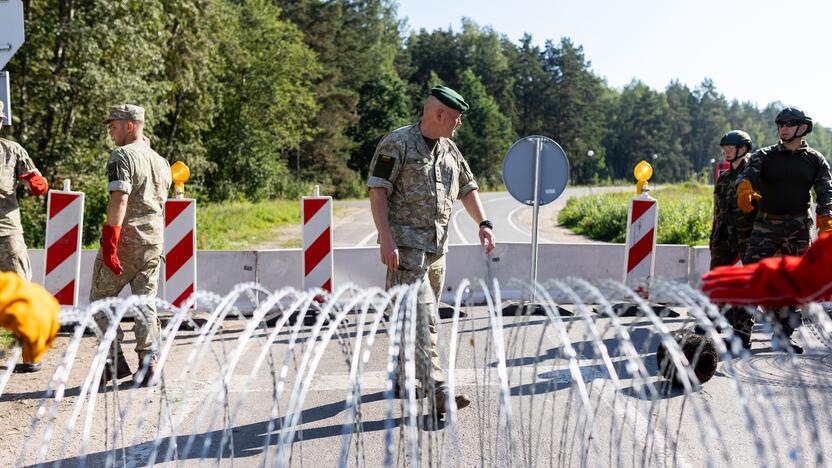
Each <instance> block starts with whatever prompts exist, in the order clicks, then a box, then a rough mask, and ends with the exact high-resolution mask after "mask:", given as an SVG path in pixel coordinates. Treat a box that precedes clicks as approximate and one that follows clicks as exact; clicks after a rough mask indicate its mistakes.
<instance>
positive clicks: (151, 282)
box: [90, 245, 162, 358]
mask: <svg viewBox="0 0 832 468" xmlns="http://www.w3.org/2000/svg"><path fill="white" fill-rule="evenodd" d="M161 257H162V247H161V246H155V245H142V246H130V247H123V246H120V248H119V251H118V258H119V261H120V262H121V266H122V268H124V273H122V274H121V275H119V276H116V275H115V274H114V273H113V272H112V271H110V269H109V268H108V267H107V266H106V265H104V261H103V259H102V256H101V249H99V250H98V255H97V256H96V257H95V264H94V266H93V272H92V289H91V290H90V302H93V301H97V300H99V299H104V298H106V297H115V296H118V295H119V293H120V292H121V290H122V289H124V287H125V286H127V285H128V284H129V285H130V290H131V292H132V293H133V294H136V295H145V296H150V297H156V292H157V290H158V289H159V268H160V264H161ZM141 309H142V312H143V313H137V314H136V315H135V318H134V325H133V332H134V334H135V335H136V353H137V354H138V355H139V357H140V358H141V357H142V356H144V355H145V354H148V353H151V354H155V353H156V350H157V348H156V345H157V343H156V342H157V341H158V340H159V336H160V328H159V319H158V316H157V313H156V306H155V305H152V304H151V305H147V306H142V307H141ZM95 323H97V324H98V327H99V328H100V329H101V330H102V331H104V330H106V329H107V327H108V326H109V324H110V321H109V319H108V318H107V315H106V314H105V313H104V312H99V313H98V314H96V315H95ZM116 333H117V336H116V341H115V342H114V343H113V351H114V352H115V353H116V355H121V354H122V350H121V341H122V340H123V339H124V332H123V331H122V329H121V325H119V326H118V328H117V330H116Z"/></svg>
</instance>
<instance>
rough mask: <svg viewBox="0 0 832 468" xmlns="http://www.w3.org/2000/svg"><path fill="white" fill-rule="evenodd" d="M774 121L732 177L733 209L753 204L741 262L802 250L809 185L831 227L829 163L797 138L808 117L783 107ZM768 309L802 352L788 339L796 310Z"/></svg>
mask: <svg viewBox="0 0 832 468" xmlns="http://www.w3.org/2000/svg"><path fill="white" fill-rule="evenodd" d="M774 122H775V123H776V124H777V131H778V136H779V137H780V142H779V143H778V144H776V145H772V146H768V147H765V148H761V149H759V150H757V151H755V152H754V153H753V154H752V155H751V157H750V158H749V160H748V163H747V164H746V165H745V167H744V168H743V170H742V173H741V174H740V175H739V177H738V179H737V205H738V206H739V208H740V209H741V210H743V211H744V212H746V213H750V212H751V211H752V210H753V209H754V204H755V203H756V207H757V216H756V219H755V221H754V228H753V230H752V232H751V237H750V238H749V240H748V248H747V249H746V250H745V254H744V255H743V257H742V262H743V263H744V264H746V265H748V264H751V263H756V262H759V261H760V260H762V259H764V258H768V257H775V256H784V255H801V254H803V251H804V250H806V248H807V247H808V246H809V239H810V234H809V230H810V228H811V225H812V219H811V217H810V215H809V208H810V203H811V193H810V192H811V190H812V189H814V190H815V195H816V201H817V216H818V226H819V228H820V232H821V233H824V232H832V176H830V172H829V164H828V163H827V162H826V158H824V157H823V155H822V154H820V153H819V152H818V151H816V150H814V149H812V148H810V147H809V145H808V144H807V143H806V141H805V140H804V139H803V137H804V136H806V135H807V134H809V132H811V131H812V118H811V117H810V116H809V115H807V114H806V112H804V111H802V110H801V109H798V108H796V107H787V108H785V109H783V110H782V111H780V113H779V114H777V118H775V120H774ZM768 312H769V313H771V314H773V315H774V317H775V318H776V320H775V322H776V323H775V333H782V336H783V338H786V339H788V342H789V345H791V347H792V348H793V350H794V351H795V352H797V353H802V352H803V349H802V348H801V347H800V346H798V345H797V343H795V342H794V340H793V339H791V338H790V337H791V334H792V333H793V332H794V330H795V329H796V328H797V327H798V326H799V325H800V313H799V311H798V310H796V309H793V308H789V309H786V308H784V309H778V310H776V311H768ZM750 320H752V321H753V318H750ZM752 323H753V322H752ZM778 328H779V330H778ZM749 331H750V330H749Z"/></svg>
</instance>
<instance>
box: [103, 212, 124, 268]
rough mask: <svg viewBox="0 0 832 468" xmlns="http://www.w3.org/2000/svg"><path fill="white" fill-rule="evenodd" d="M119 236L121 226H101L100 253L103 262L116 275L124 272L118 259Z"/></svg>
mask: <svg viewBox="0 0 832 468" xmlns="http://www.w3.org/2000/svg"><path fill="white" fill-rule="evenodd" d="M119 237H121V226H113V225H111V224H105V225H104V226H102V228H101V254H102V257H103V260H104V264H105V265H107V268H109V269H110V271H112V272H113V274H115V275H116V276H119V275H121V274H122V273H124V268H122V267H121V262H120V261H119V259H118V238H119Z"/></svg>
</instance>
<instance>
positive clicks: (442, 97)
mask: <svg viewBox="0 0 832 468" xmlns="http://www.w3.org/2000/svg"><path fill="white" fill-rule="evenodd" d="M430 95H431V96H435V97H436V99H439V101H440V102H441V103H442V104H445V105H446V106H448V107H450V108H451V109H456V110H458V111H459V112H462V113H464V112H465V111H467V110H468V109H469V108H470V107H471V106H469V105H468V103H467V102H465V99H464V98H463V97H462V96H460V94H459V93H457V92H456V91H454V90H452V89H451V88H449V87H447V86H434V87H433V88H431V89H430Z"/></svg>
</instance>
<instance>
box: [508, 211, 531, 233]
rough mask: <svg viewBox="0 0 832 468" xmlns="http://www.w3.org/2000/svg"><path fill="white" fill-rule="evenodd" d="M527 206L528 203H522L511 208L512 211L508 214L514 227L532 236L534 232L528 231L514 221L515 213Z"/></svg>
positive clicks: (509, 220) (509, 221)
mask: <svg viewBox="0 0 832 468" xmlns="http://www.w3.org/2000/svg"><path fill="white" fill-rule="evenodd" d="M525 207H526V205H520V206H518V207H517V208H515V209H513V210H511V213H509V214H508V224H509V225H510V226H511V227H513V228H514V229H516V230H518V231H520V232H521V233H523V234H524V235H527V236H531V235H532V234H531V233H530V232H528V231H526V230H524V229H521V228H520V226H518V225H517V224H515V223H514V215H515V214H517V212H518V211H520V210H522V209H523V208H525Z"/></svg>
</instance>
